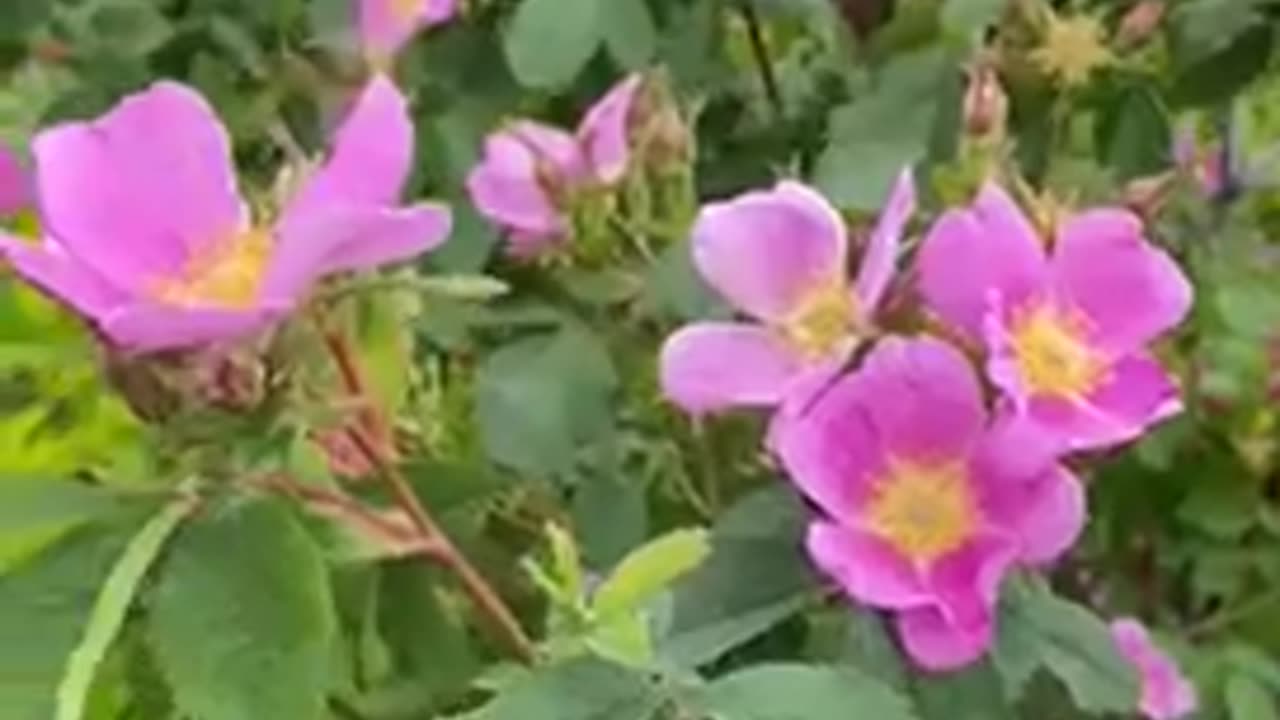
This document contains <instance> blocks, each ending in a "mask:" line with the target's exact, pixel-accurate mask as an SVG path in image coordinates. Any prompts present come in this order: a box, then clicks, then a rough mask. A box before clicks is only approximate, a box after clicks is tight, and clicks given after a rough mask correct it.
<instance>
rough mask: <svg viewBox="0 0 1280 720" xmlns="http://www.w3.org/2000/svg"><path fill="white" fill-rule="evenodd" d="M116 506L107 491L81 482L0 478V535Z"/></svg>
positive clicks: (68, 520)
mask: <svg viewBox="0 0 1280 720" xmlns="http://www.w3.org/2000/svg"><path fill="white" fill-rule="evenodd" d="M117 508H118V504H117V503H116V501H115V500H114V499H113V498H112V497H111V496H110V495H109V494H108V493H105V492H103V491H102V490H100V489H98V488H95V487H93V486H90V485H85V484H82V483H75V482H67V481H65V480H52V479H45V478H34V479H26V478H21V479H19V478H9V479H0V535H7V534H11V533H26V532H29V531H32V530H39V529H42V528H47V527H50V526H67V525H74V524H78V523H81V522H85V521H87V520H89V519H91V518H93V517H95V516H99V515H102V514H104V513H106V512H109V511H111V510H115V509H117Z"/></svg>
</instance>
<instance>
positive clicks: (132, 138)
mask: <svg viewBox="0 0 1280 720" xmlns="http://www.w3.org/2000/svg"><path fill="white" fill-rule="evenodd" d="M412 142H413V129H412V126H411V124H410V119H409V115H408V111H407V107H406V104H405V100H404V98H403V96H402V95H401V94H400V92H399V91H398V90H397V89H396V87H395V86H394V85H393V84H392V83H391V82H390V81H389V80H387V79H386V78H385V77H382V76H377V77H375V78H374V79H373V80H371V81H370V83H369V84H368V85H367V86H366V87H365V89H364V90H363V91H362V93H361V94H360V96H359V98H358V99H357V101H356V103H355V106H354V108H353V109H352V111H351V112H350V114H349V115H348V116H347V117H346V119H345V120H344V122H343V123H342V125H341V126H340V127H339V128H338V129H337V132H336V134H335V135H334V140H333V145H332V148H331V151H330V153H329V156H328V157H327V158H326V160H325V162H324V163H323V164H322V165H321V166H320V167H319V168H318V169H316V171H315V172H314V173H313V174H311V175H310V176H309V177H307V178H306V179H305V182H303V183H302V185H301V187H300V189H299V190H298V192H296V193H295V194H294V195H293V196H292V197H291V198H289V199H288V201H287V202H286V203H285V204H284V208H283V212H281V213H280V215H279V217H278V218H275V219H274V222H271V223H267V222H262V221H263V219H262V218H252V217H250V214H249V212H248V209H247V206H246V204H245V201H244V199H243V198H242V197H241V196H240V194H239V192H238V191H237V188H236V178H235V171H234V168H233V167H232V164H231V154H230V147H229V141H228V138H227V134H226V131H225V130H224V129H223V127H222V125H221V124H220V123H219V122H218V119H217V117H216V116H215V115H214V113H213V111H212V109H211V108H210V107H209V106H208V104H207V103H206V102H205V101H204V99H203V98H201V97H200V95H199V94H197V93H196V92H195V91H193V90H191V89H190V88H188V87H186V86H183V85H180V84H177V83H173V82H159V83H156V84H155V85H152V86H151V87H150V88H149V89H147V90H145V91H142V92H140V93H137V94H135V95H131V96H129V97H127V98H125V99H124V100H122V101H121V102H120V103H119V104H118V105H117V106H116V107H115V108H114V109H113V110H111V111H110V112H108V113H107V114H106V115H104V116H102V117H101V118H99V119H97V120H94V121H92V122H75V123H68V124H65V125H60V126H57V127H54V128H52V129H49V130H46V131H44V132H42V133H40V134H39V135H38V136H37V137H36V139H35V142H34V153H35V158H36V187H37V192H38V195H39V201H40V205H41V209H42V211H43V230H44V233H45V238H44V240H43V242H42V243H41V244H40V245H30V244H27V243H25V242H22V241H20V240H18V239H16V238H2V239H0V248H2V249H3V251H4V252H5V253H6V255H7V256H8V258H9V260H10V262H11V263H12V264H13V267H14V268H15V269H16V270H17V271H18V272H19V273H20V274H21V275H22V276H24V277H25V278H26V279H27V280H28V281H30V282H32V283H33V284H35V285H37V286H38V287H40V288H42V289H43V290H44V291H46V292H47V293H49V294H51V295H53V296H55V297H56V298H58V299H60V300H61V301H63V302H64V303H66V304H67V305H69V306H70V307H71V308H73V309H74V310H76V311H78V312H80V313H81V314H83V315H85V316H86V317H88V318H90V319H91V320H92V321H93V322H94V323H95V325H96V326H97V327H98V328H99V330H100V331H101V332H102V333H103V334H104V335H106V336H107V337H108V338H109V339H110V340H111V341H112V342H114V343H115V344H117V345H119V346H121V347H123V348H127V349H130V350H134V351H156V350H165V349H178V348H186V347H190V346H196V345H202V344H206V343H211V342H216V341H221V340H229V339H233V338H236V337H239V336H242V335H246V334H250V333H253V332H255V331H258V330H260V329H262V328H264V327H265V326H266V325H268V324H269V323H270V322H272V321H275V320H278V319H279V318H281V317H282V316H283V315H285V314H287V313H289V312H290V311H292V310H293V309H294V308H295V307H296V306H297V305H298V304H299V302H300V301H301V300H302V299H303V297H304V295H305V294H306V292H307V291H308V289H309V288H310V286H311V285H312V284H313V283H314V282H315V281H316V280H317V279H319V278H320V277H321V276H323V275H326V274H329V273H334V272H339V271H343V270H359V269H366V268H372V267H375V266H377V265H381V264H383V263H389V262H396V261H401V260H406V259H409V258H412V257H414V256H416V255H418V254H419V253H422V252H424V251H426V250H429V249H430V248H432V247H434V246H436V245H438V244H439V243H440V242H442V241H443V239H444V238H445V237H446V235H448V232H449V227H450V213H449V209H448V208H447V207H445V206H442V205H438V204H434V203H422V204H418V205H413V206H410V207H399V206H398V199H399V195H400V190H401V185H402V184H403V182H404V180H405V177H406V176H407V174H408V172H409V163H410V160H411V157H412Z"/></svg>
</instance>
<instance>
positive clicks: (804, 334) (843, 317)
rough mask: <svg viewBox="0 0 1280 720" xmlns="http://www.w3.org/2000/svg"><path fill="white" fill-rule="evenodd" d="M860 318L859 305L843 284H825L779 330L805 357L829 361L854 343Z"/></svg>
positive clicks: (812, 293)
mask: <svg viewBox="0 0 1280 720" xmlns="http://www.w3.org/2000/svg"><path fill="white" fill-rule="evenodd" d="M858 314H859V312H858V307H857V301H856V300H855V298H854V297H853V293H851V292H850V291H849V288H848V287H847V286H846V284H845V283H844V282H843V281H836V282H830V283H825V284H823V285H821V286H819V287H818V288H816V289H815V290H813V291H812V292H810V293H809V294H808V295H807V296H806V297H805V298H804V299H803V300H801V302H800V303H799V304H798V305H797V307H796V309H795V310H794V311H793V312H792V313H791V314H790V315H789V316H788V317H787V318H786V319H784V320H783V321H782V322H781V323H780V328H779V330H780V332H781V333H782V336H783V338H784V339H785V340H786V341H787V343H788V344H789V345H790V346H791V347H793V348H795V349H796V350H797V351H798V352H800V353H801V354H802V355H804V356H805V357H809V358H822V357H827V356H829V355H831V354H832V353H834V352H836V350H838V349H839V348H840V346H841V344H843V343H846V342H849V341H850V340H851V339H852V337H853V335H854V333H855V331H856V329H857V322H858Z"/></svg>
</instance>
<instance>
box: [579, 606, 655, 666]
mask: <svg viewBox="0 0 1280 720" xmlns="http://www.w3.org/2000/svg"><path fill="white" fill-rule="evenodd" d="M587 647H589V648H591V650H592V651H593V652H595V653H596V654H597V655H599V656H600V657H602V658H607V659H609V660H612V661H614V662H617V663H619V664H622V665H626V666H628V667H635V668H646V667H649V666H651V665H652V664H653V635H652V633H651V632H650V631H649V623H648V621H647V619H646V617H645V615H644V614H643V613H629V614H624V615H618V616H615V617H613V618H611V619H610V620H608V621H607V622H604V623H602V624H599V625H596V626H595V627H594V628H592V630H591V634H590V635H589V636H588V637H587Z"/></svg>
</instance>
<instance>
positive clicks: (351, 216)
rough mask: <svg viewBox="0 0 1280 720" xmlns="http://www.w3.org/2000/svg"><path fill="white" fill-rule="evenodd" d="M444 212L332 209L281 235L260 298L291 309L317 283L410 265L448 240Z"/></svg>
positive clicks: (425, 207)
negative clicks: (345, 272) (346, 272)
mask: <svg viewBox="0 0 1280 720" xmlns="http://www.w3.org/2000/svg"><path fill="white" fill-rule="evenodd" d="M451 217H452V216H451V215H450V212H449V208H448V207H446V206H444V205H436V204H429V203H423V204H420V205H415V206H412V207H407V208H398V209H374V208H368V209H349V210H342V209H337V210H333V211H331V212H328V213H317V214H315V215H313V216H312V217H311V221H310V222H308V223H300V222H299V223H295V224H294V225H292V226H290V227H289V228H287V229H284V230H282V231H281V233H280V235H279V240H278V245H277V247H276V251H275V253H274V255H273V256H272V258H271V265H270V266H269V267H268V269H267V275H266V279H265V281H264V293H263V294H264V296H265V297H267V298H270V299H274V300H276V301H278V302H282V303H288V304H292V303H293V302H294V301H295V300H297V299H298V298H299V296H301V295H302V294H303V293H304V292H306V290H307V288H308V287H309V286H310V285H311V284H312V283H314V282H315V281H316V280H317V279H319V278H320V277H322V276H324V275H327V274H329V273H333V272H337V271H340V270H364V269H369V268H373V267H377V266H378V265H383V264H386V263H393V262H401V261H404V260H409V259H412V258H414V257H416V256H418V255H420V254H422V253H424V252H427V251H428V250H431V249H433V248H435V247H438V246H439V245H440V244H441V243H442V242H444V240H445V238H446V237H448V235H449V229H450V226H451V222H452V220H451Z"/></svg>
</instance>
